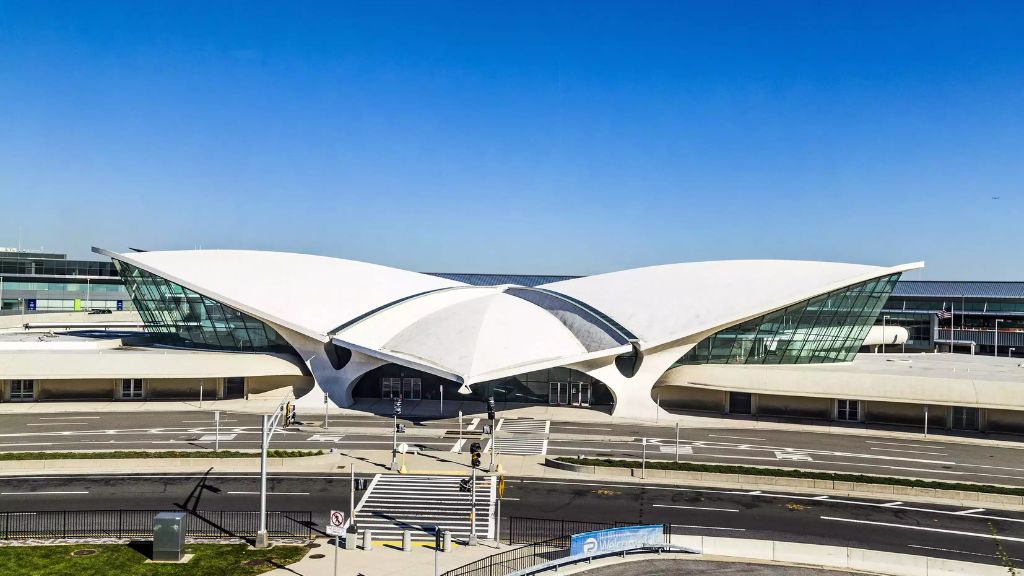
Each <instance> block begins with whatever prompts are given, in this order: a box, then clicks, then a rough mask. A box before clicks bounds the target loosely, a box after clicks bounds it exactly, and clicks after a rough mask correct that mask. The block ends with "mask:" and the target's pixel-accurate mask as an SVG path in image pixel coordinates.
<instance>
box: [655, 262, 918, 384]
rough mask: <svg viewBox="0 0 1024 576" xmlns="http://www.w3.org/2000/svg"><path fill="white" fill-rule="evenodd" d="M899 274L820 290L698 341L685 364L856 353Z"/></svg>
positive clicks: (816, 360)
mask: <svg viewBox="0 0 1024 576" xmlns="http://www.w3.org/2000/svg"><path fill="white" fill-rule="evenodd" d="M899 277H900V275H899V274H893V275H891V276H885V277H882V278H876V279H874V280H868V281H867V282H862V283H860V284H855V285H853V286H847V287H845V288H842V289H840V290H836V291H834V292H829V293H827V294H821V295H820V296H815V297H814V298H810V299H808V300H804V301H803V302H800V303H797V304H794V305H792V306H790V307H788V308H785V309H783V310H776V311H774V312H770V313H768V314H765V315H764V316H761V317H758V318H754V319H752V320H748V321H746V322H743V323H742V324H737V325H735V326H730V327H729V328H726V329H724V330H721V331H719V332H716V333H715V334H712V335H711V336H708V337H707V338H705V339H704V340H701V341H700V342H698V343H697V345H696V346H694V347H693V348H692V349H690V351H688V352H687V353H686V354H684V355H683V357H682V358H680V359H679V361H678V362H676V364H675V366H680V365H684V364H821V363H829V362H848V361H850V360H853V357H854V356H856V355H857V349H858V348H860V345H861V343H862V342H864V338H865V337H866V336H867V334H868V330H870V329H871V326H872V325H873V324H874V323H875V320H876V319H877V318H878V313H879V311H880V310H881V309H882V306H883V305H884V304H885V301H886V299H887V298H888V297H889V293H890V292H891V291H892V289H893V287H894V286H895V285H896V280H898V279H899Z"/></svg>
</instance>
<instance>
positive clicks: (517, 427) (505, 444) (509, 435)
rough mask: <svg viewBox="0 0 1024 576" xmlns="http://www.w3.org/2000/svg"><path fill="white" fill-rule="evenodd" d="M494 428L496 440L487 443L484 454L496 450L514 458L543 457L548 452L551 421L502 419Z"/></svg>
mask: <svg viewBox="0 0 1024 576" xmlns="http://www.w3.org/2000/svg"><path fill="white" fill-rule="evenodd" d="M494 428H495V436H494V439H493V440H491V441H489V442H487V446H485V447H484V452H488V451H490V450H494V451H495V452H496V453H497V454H510V455H514V456H543V455H545V454H547V452H548V438H547V436H548V432H549V431H550V430H551V421H550V420H532V419H526V418H524V419H515V420H506V419H504V418H502V419H501V420H498V424H497V425H495V427H494Z"/></svg>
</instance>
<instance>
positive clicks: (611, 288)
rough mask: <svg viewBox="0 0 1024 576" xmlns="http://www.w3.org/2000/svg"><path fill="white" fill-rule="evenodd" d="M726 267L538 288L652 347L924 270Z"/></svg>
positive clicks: (763, 264) (799, 264)
mask: <svg viewBox="0 0 1024 576" xmlns="http://www.w3.org/2000/svg"><path fill="white" fill-rule="evenodd" d="M922 266H924V263H923V262H915V263H911V264H905V265H902V266H894V267H891V268H886V267H880V266H865V265H860V264H839V263H833V262H810V261H801V260H724V261H715V262H692V263H683V264H668V265H664V266H650V267H646V268H635V269H632V270H623V271H621V272H611V273H608V274H599V275H596V276H586V277H582V278H576V279H573V280H566V281H563V282H555V283H552V284H544V285H542V286H540V287H539V288H543V289H547V290H551V291H554V292H558V293H560V294H565V295H567V296H570V297H572V298H576V299H578V300H580V301H582V302H586V303H587V304H589V305H590V306H593V307H594V308H595V309H597V310H600V311H601V312H603V313H604V314H607V315H608V316H610V317H611V318H614V319H615V320H616V321H617V322H619V323H620V324H622V325H623V326H625V327H626V328H628V329H629V330H630V331H632V332H633V333H634V334H636V336H637V337H638V338H640V339H641V341H642V343H643V345H644V347H647V348H650V347H653V346H657V345H660V344H665V343H668V342H672V341H675V340H680V339H683V338H686V337H689V336H695V335H697V334H701V333H703V332H705V331H708V330H712V329H716V328H720V327H725V326H729V325H732V324H735V323H737V322H742V321H744V320H746V319H748V318H752V317H756V316H758V315H760V314H764V313H766V312H769V311H771V310H775V309H778V308H781V307H783V306H787V305H789V304H793V303H795V302H800V301H802V300H806V299H808V298H811V297H814V296H816V295H818V294H823V293H825V292H829V291H832V290H836V289H838V288H842V287H843V286H848V285H851V284H857V283H859V282H863V281H866V280H870V279H872V278H877V277H880V276H886V275H889V274H895V273H899V272H904V271H906V270H911V269H915V268H920V267H922Z"/></svg>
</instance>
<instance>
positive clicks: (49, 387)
mask: <svg viewBox="0 0 1024 576" xmlns="http://www.w3.org/2000/svg"><path fill="white" fill-rule="evenodd" d="M118 385H119V381H116V380H113V379H110V378H94V379H91V380H76V381H75V383H74V386H67V385H66V382H64V381H63V380H36V400H109V399H110V398H113V397H114V394H115V391H116V390H117V386H118Z"/></svg>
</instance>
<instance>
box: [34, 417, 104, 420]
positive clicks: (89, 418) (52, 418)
mask: <svg viewBox="0 0 1024 576" xmlns="http://www.w3.org/2000/svg"><path fill="white" fill-rule="evenodd" d="M39 419H40V420H98V419H99V416H50V417H46V416H40V417H39Z"/></svg>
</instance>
